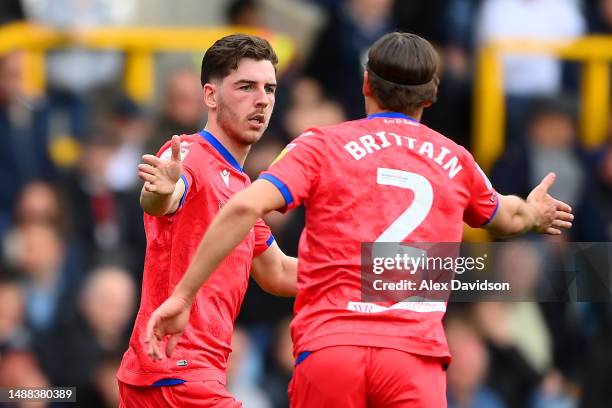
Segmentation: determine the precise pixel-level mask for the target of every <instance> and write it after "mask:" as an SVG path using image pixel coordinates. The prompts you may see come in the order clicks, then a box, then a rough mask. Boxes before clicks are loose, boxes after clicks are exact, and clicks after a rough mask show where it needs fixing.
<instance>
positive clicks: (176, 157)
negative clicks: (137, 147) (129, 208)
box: [138, 135, 183, 195]
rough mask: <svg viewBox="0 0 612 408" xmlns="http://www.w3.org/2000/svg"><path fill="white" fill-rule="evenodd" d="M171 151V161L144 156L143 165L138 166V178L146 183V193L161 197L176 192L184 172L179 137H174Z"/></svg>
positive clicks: (150, 155) (148, 155) (149, 155)
mask: <svg viewBox="0 0 612 408" xmlns="http://www.w3.org/2000/svg"><path fill="white" fill-rule="evenodd" d="M170 149H171V153H172V154H171V156H170V159H169V160H164V159H162V158H159V157H157V156H154V155H152V154H145V155H144V156H142V163H140V164H139V165H138V177H139V178H140V179H141V180H142V181H144V188H145V190H146V191H148V192H150V193H156V194H160V195H170V194H172V193H173V192H174V188H175V187H176V183H177V181H179V179H180V178H181V172H182V170H183V165H182V162H181V139H180V137H179V136H177V135H174V136H172V142H171V144H170Z"/></svg>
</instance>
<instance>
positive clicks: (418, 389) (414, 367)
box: [289, 346, 446, 408]
mask: <svg viewBox="0 0 612 408" xmlns="http://www.w3.org/2000/svg"><path fill="white" fill-rule="evenodd" d="M289 398H290V401H291V407H292V408H306V407H309V408H310V407H317V408H326V407H329V408H336V407H346V408H365V407H374V408H381V407H385V408H387V407H389V408H391V407H398V408H399V407H402V408H444V407H446V373H445V371H444V368H443V365H442V361H441V360H440V359H438V358H433V357H425V356H419V355H416V354H410V353H406V352H403V351H399V350H393V349H388V348H377V347H363V346H334V347H326V348H323V349H321V350H317V351H315V352H313V353H312V354H310V355H309V356H308V357H306V358H305V359H304V360H303V361H301V362H300V363H299V364H298V365H297V366H296V367H295V371H294V372H293V378H292V379H291V383H290V384H289Z"/></svg>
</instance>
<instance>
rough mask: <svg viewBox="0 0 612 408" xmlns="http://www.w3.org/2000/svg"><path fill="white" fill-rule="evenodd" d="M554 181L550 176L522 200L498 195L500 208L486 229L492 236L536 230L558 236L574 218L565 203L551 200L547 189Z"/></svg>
mask: <svg viewBox="0 0 612 408" xmlns="http://www.w3.org/2000/svg"><path fill="white" fill-rule="evenodd" d="M554 182H555V174H554V173H549V174H548V175H547V176H546V177H544V178H543V179H542V181H541V182H540V184H539V185H537V186H536V187H535V188H534V189H533V190H532V191H531V193H530V194H529V196H528V197H527V200H523V199H522V198H520V197H517V196H504V195H499V208H498V210H497V213H496V214H495V217H494V218H493V219H492V220H491V222H489V223H488V224H487V225H486V226H485V228H486V229H487V230H489V231H490V232H491V233H492V234H493V235H496V236H500V237H511V236H514V235H520V234H524V233H527V232H530V231H535V232H538V233H541V234H549V235H560V234H561V230H562V229H567V228H571V227H572V221H573V220H574V215H573V214H572V209H571V207H570V206H569V205H567V204H566V203H564V202H562V201H559V200H557V199H555V198H553V197H552V196H551V195H550V194H548V189H549V188H550V187H551V186H552V185H553V183H554Z"/></svg>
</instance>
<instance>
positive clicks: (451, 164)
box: [442, 156, 463, 178]
mask: <svg viewBox="0 0 612 408" xmlns="http://www.w3.org/2000/svg"><path fill="white" fill-rule="evenodd" d="M442 168H443V169H444V170H448V175H449V176H450V178H455V176H456V175H457V173H459V172H460V171H461V169H462V168H463V167H461V165H460V164H459V159H457V156H453V158H452V159H450V160H449V161H447V162H446V164H445V165H444V166H442Z"/></svg>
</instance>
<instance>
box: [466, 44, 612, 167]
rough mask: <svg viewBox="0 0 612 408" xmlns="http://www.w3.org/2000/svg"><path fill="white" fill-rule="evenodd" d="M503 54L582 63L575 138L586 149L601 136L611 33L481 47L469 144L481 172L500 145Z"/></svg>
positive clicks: (605, 114) (603, 133) (603, 134)
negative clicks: (578, 136)
mask: <svg viewBox="0 0 612 408" xmlns="http://www.w3.org/2000/svg"><path fill="white" fill-rule="evenodd" d="M504 54H538V55H553V56H556V57H558V58H560V59H566V60H574V61H579V62H582V63H583V69H582V78H581V81H582V83H581V96H580V99H581V100H580V136H581V138H582V141H583V144H584V145H585V146H586V147H587V148H590V147H595V146H597V145H598V144H600V143H601V142H602V141H603V140H604V139H605V137H606V132H607V127H608V125H609V115H610V91H609V90H610V62H611V61H612V37H605V36H591V37H584V38H581V39H578V40H575V41H571V42H540V41H533V40H511V41H498V42H495V43H493V44H490V45H488V46H486V47H484V48H482V49H481V50H480V52H479V55H478V57H477V69H476V82H475V94H474V103H475V105H474V140H473V146H474V147H473V148H474V155H475V156H476V159H477V160H478V162H479V163H480V165H481V166H482V167H483V168H484V169H485V170H490V168H491V166H492V165H493V163H494V161H495V160H496V159H497V157H498V156H499V155H500V154H501V153H502V152H503V149H504V143H505V141H504V128H505V104H504V91H503V74H502V62H501V58H502V56H503V55H504Z"/></svg>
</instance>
